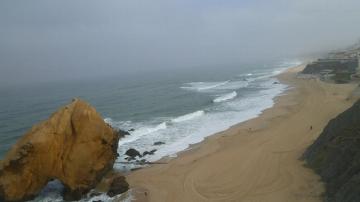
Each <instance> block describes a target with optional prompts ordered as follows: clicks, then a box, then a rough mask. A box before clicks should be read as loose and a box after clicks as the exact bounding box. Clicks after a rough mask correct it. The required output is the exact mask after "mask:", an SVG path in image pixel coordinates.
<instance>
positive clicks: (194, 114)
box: [171, 110, 205, 123]
mask: <svg viewBox="0 0 360 202" xmlns="http://www.w3.org/2000/svg"><path fill="white" fill-rule="evenodd" d="M204 114H205V112H204V111H203V110H199V111H196V112H192V113H189V114H185V115H183V116H179V117H177V118H174V119H172V120H171V122H173V123H180V122H183V121H189V120H192V119H195V118H197V117H200V116H202V115H204Z"/></svg>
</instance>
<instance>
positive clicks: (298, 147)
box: [127, 67, 355, 202]
mask: <svg viewBox="0 0 360 202" xmlns="http://www.w3.org/2000/svg"><path fill="white" fill-rule="evenodd" d="M301 68H303V67H297V68H293V69H290V70H289V71H287V72H285V73H283V74H281V75H280V76H279V79H280V80H281V81H282V82H284V83H286V84H288V85H290V86H292V87H294V88H292V89H291V90H288V91H287V92H286V95H283V96H280V97H278V98H276V100H275V105H274V107H272V108H270V109H268V110H265V111H264V112H263V113H262V114H261V115H260V116H259V117H258V118H255V119H252V120H249V121H247V122H244V123H241V124H238V125H236V126H233V127H231V128H230V129H228V130H226V131H224V132H221V133H219V134H216V135H214V136H211V137H209V138H207V139H206V140H205V141H203V142H202V143H201V144H198V145H195V146H193V149H191V150H189V151H186V152H183V153H181V154H180V155H179V157H177V158H175V159H172V160H170V161H169V162H168V163H167V164H161V165H154V166H151V167H149V168H146V169H142V170H138V171H135V172H132V173H131V174H129V175H128V176H127V179H128V181H129V183H130V184H131V186H132V187H133V188H134V191H133V193H135V197H136V198H137V199H138V200H137V201H147V200H150V201H155V202H162V201H166V202H173V201H184V202H191V201H196V202H201V201H275V202H288V201H320V200H321V198H320V195H321V193H322V192H323V191H324V188H323V184H322V183H321V182H320V181H319V179H320V178H319V177H318V176H317V175H316V174H314V172H313V171H312V170H310V169H308V168H306V167H304V162H303V161H301V160H299V159H300V158H301V156H302V154H303V152H304V150H305V149H306V148H307V147H308V146H309V145H310V144H311V143H312V142H313V141H314V140H315V139H316V138H317V137H318V135H319V134H320V133H321V131H322V129H323V128H324V126H325V125H326V124H327V123H328V121H329V120H330V119H332V118H334V117H335V116H337V115H338V114H339V113H340V112H342V111H344V110H345V109H347V108H348V107H350V106H351V104H352V103H353V101H351V100H347V99H346V98H347V97H348V95H349V94H350V92H351V91H352V90H353V89H354V88H355V85H353V84H345V85H336V84H328V83H324V82H321V81H319V80H316V79H298V78H296V72H298V71H299V70H300V69H301ZM311 126H312V130H311V129H310V127H311ZM145 192H146V195H145Z"/></svg>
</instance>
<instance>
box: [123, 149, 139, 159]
mask: <svg viewBox="0 0 360 202" xmlns="http://www.w3.org/2000/svg"><path fill="white" fill-rule="evenodd" d="M125 155H128V156H130V157H131V158H135V157H137V156H138V157H141V154H140V152H139V151H138V150H136V149H133V148H131V149H128V150H127V151H126V152H125Z"/></svg>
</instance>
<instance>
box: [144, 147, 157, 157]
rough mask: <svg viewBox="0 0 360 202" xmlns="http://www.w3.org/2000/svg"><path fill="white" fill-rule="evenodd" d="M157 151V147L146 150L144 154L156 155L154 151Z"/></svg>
mask: <svg viewBox="0 0 360 202" xmlns="http://www.w3.org/2000/svg"><path fill="white" fill-rule="evenodd" d="M156 151H157V149H153V150H151V151H144V153H143V155H142V156H146V155H154V153H155V152H156Z"/></svg>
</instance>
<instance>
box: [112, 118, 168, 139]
mask: <svg viewBox="0 0 360 202" xmlns="http://www.w3.org/2000/svg"><path fill="white" fill-rule="evenodd" d="M166 128H167V126H166V122H162V123H160V124H158V125H156V126H144V127H141V128H138V129H136V130H135V131H134V132H132V133H131V135H128V136H125V137H124V138H122V139H121V140H120V141H119V145H123V144H126V143H129V142H133V141H136V140H138V139H139V138H141V137H143V136H145V135H148V134H151V133H154V132H156V131H159V130H164V129H166Z"/></svg>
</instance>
